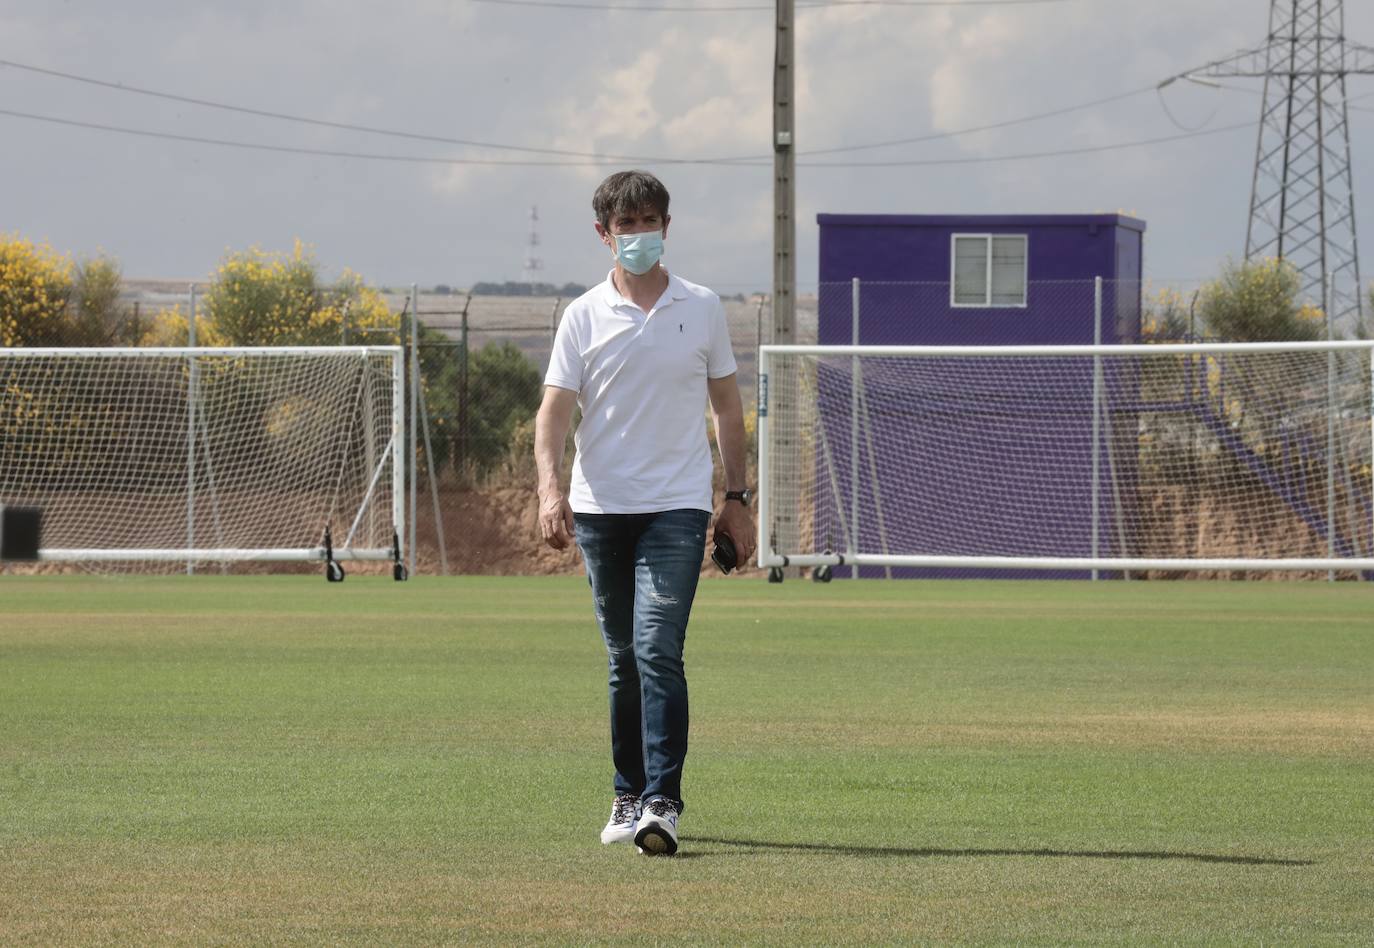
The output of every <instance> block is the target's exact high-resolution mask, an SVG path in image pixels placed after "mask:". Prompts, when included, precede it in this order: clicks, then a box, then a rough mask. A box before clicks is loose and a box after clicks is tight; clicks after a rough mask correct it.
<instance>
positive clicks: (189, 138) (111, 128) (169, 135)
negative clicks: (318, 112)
mask: <svg viewBox="0 0 1374 948" xmlns="http://www.w3.org/2000/svg"><path fill="white" fill-rule="evenodd" d="M0 115H8V116H11V117H13V118H22V119H31V120H33V121H35V122H49V123H52V124H55V125H69V126H72V127H75V128H85V129H92V130H94V131H100V132H118V133H120V134H122V135H138V136H140V137H143V138H161V139H166V140H169V141H178V142H190V143H193V144H198V145H220V146H222V147H225V148H246V149H252V150H256V151H275V152H286V153H288V154H293V155H318V156H321V157H325V158H360V159H365V160H368V161H399V162H409V163H412V164H438V165H516V166H522V167H526V166H528V167H556V168H557V167H567V168H577V167H599V166H601V165H604V164H607V163H608V162H609V161H612V160H614V159H611V158H609V157H606V158H605V159H604V160H599V161H557V160H553V159H550V160H547V161H540V160H536V159H518V158H517V159H510V160H497V159H494V158H432V157H426V156H423V155H381V154H372V153H368V152H354V151H335V150H332V149H327V148H296V147H292V146H290V145H266V144H261V143H257V142H240V141H233V140H231V139H225V138H205V137H202V136H199V135H179V134H176V133H174V132H153V131H148V130H146V129H139V128H127V127H124V126H121V125H102V124H100V123H97V122H81V121H77V120H76V119H64V118H57V117H55V116H52V115H35V114H33V113H31V112H15V111H12V110H10V109H0ZM739 167H747V166H746V165H739Z"/></svg>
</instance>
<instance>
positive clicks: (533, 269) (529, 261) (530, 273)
mask: <svg viewBox="0 0 1374 948" xmlns="http://www.w3.org/2000/svg"><path fill="white" fill-rule="evenodd" d="M543 270H544V260H543V258H541V257H540V256H539V208H538V207H537V206H535V207H531V208H530V238H529V242H528V244H527V246H526V250H525V266H524V269H523V270H522V271H521V279H522V280H523V281H524V282H526V283H534V282H535V281H536V280H538V279H539V274H540V273H541V272H543Z"/></svg>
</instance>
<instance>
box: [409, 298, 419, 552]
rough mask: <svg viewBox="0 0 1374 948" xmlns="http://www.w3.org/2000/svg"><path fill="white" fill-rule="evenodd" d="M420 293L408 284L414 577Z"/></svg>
mask: <svg viewBox="0 0 1374 948" xmlns="http://www.w3.org/2000/svg"><path fill="white" fill-rule="evenodd" d="M419 308H420V294H419V292H418V290H417V289H416V287H415V284H414V283H412V284H410V446H409V447H410V455H409V461H410V575H411V577H412V578H414V577H415V575H416V574H415V544H416V542H417V539H418V538H417V533H416V529H415V512H416V511H415V507H416V503H415V492H416V487H417V482H416V477H415V475H416V470H415V469H416V467H418V464H417V463H416V454H417V453H418V450H417V445H416V435H417V434H418V433H419V432H418V431H417V430H416V429H417V428H418V427H419V424H418V418H419V417H420V416H419V411H420V405H419V402H420V320H419V315H420V314H419V312H418V310H419Z"/></svg>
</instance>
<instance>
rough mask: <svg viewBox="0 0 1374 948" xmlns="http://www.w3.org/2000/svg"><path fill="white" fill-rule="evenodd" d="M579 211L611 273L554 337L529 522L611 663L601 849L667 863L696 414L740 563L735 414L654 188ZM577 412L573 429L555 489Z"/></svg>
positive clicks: (744, 535) (704, 478)
mask: <svg viewBox="0 0 1374 948" xmlns="http://www.w3.org/2000/svg"><path fill="white" fill-rule="evenodd" d="M592 208H593V210H594V211H595V212H596V223H595V227H596V233H597V235H598V236H599V237H600V238H601V242H602V243H603V244H605V245H606V246H607V248H609V250H610V252H611V254H612V255H613V257H614V259H615V267H614V269H613V270H611V272H610V274H609V275H608V276H607V277H606V280H605V282H604V283H601V284H600V285H598V286H596V287H593V288H592V289H591V290H589V291H588V292H587V293H585V294H583V295H582V296H580V297H579V298H578V299H577V300H575V301H573V302H572V303H571V304H569V305H568V308H567V310H566V311H565V312H564V314H563V321H562V323H561V324H560V325H559V327H558V332H557V335H556V337H555V339H554V346H553V355H552V356H551V357H550V359H549V370H548V374H547V375H546V376H545V379H544V384H545V389H544V400H543V403H542V404H541V405H540V407H539V415H538V417H537V419H536V422H535V458H536V461H537V462H538V468H539V527H540V531H541V533H542V534H543V537H544V541H545V542H546V543H547V544H548V545H549V546H551V547H553V548H554V549H558V550H561V549H565V548H567V546H568V545H569V544H570V543H572V542H574V540H575V542H576V543H577V545H578V547H579V548H580V549H581V551H582V557H583V559H584V560H585V562H586V567H587V579H588V581H589V582H590V584H591V587H592V598H593V603H594V606H595V611H596V618H597V622H598V623H599V624H600V626H601V635H602V638H603V639H604V640H605V643H606V653H607V655H608V656H609V665H610V704H611V759H612V761H613V763H614V765H615V779H614V782H613V784H612V787H613V791H614V794H615V799H614V801H613V803H612V805H611V818H610V821H609V822H608V823H607V824H606V827H605V829H603V830H602V831H601V841H602V842H603V843H613V842H628V841H629V840H631V839H633V840H634V842H635V845H636V846H637V847H638V848H639V851H640V852H643V853H650V854H662V855H672V854H673V853H675V852H676V851H677V847H678V837H677V823H678V817H679V815H680V814H681V813H682V809H683V802H682V766H683V761H684V760H685V758H686V756H687V679H686V675H685V673H684V671H683V663H682V653H683V645H684V642H685V640H686V635H687V620H688V616H689V615H690V613H691V610H692V600H693V597H694V596H695V595H696V588H697V577H698V575H699V572H700V569H701V562H702V557H703V555H704V552H705V545H706V528H707V525H708V524H709V522H710V519H711V512H712V504H711V500H712V498H711V472H712V467H711V465H712V461H711V451H710V445H709V442H708V441H707V438H706V417H705V415H706V406H707V403H708V401H709V403H710V408H711V415H712V421H713V423H714V425H715V431H716V441H717V443H718V444H719V445H720V454H721V461H722V463H723V465H724V467H725V481H726V488H727V493H726V501H725V504H724V506H723V507H722V509H721V511H720V513H719V515H718V516H717V518H716V527H715V533H716V536H717V537H719V536H721V535H726V536H728V537H729V538H730V539H731V540H732V541H733V543H734V546H735V548H736V550H737V552H738V555H739V560H740V562H744V561H745V560H747V559H748V558H749V557H750V556H751V555H752V554H753V551H754V522H753V514H752V512H751V511H750V510H749V509H748V508H749V501H750V498H751V492H750V491H749V490H748V489H747V488H746V485H745V480H744V478H745V470H744V456H745V450H744V413H743V409H742V407H741V404H740V395H739V386H738V384H737V382H736V379H735V358H734V354H733V352H732V351H731V349H730V334H729V330H728V327H727V325H726V321H725V310H724V308H723V307H722V306H721V303H720V299H719V298H718V297H717V296H716V294H714V293H712V292H711V291H710V290H708V289H706V288H705V287H701V286H697V285H696V284H693V283H689V282H687V281H686V280H683V279H682V278H681V277H679V276H677V275H676V274H675V273H669V272H668V270H667V269H666V268H664V266H663V265H662V264H661V263H660V262H659V258H660V256H661V255H662V253H663V241H664V238H665V237H666V236H667V234H668V224H669V221H670V218H669V216H668V191H667V189H666V188H664V187H663V184H662V183H661V182H660V181H659V180H658V179H657V178H655V177H654V176H653V175H651V174H648V173H647V172H643V171H622V172H618V173H616V174H613V175H611V176H610V177H609V178H607V179H606V180H605V181H603V182H602V183H601V186H600V187H598V188H597V190H596V193H595V195H594V196H593V197H592ZM574 406H580V407H581V409H582V421H581V423H580V424H579V425H578V428H577V433H576V436H575V444H576V447H577V451H576V455H575V459H574V461H573V470H572V486H571V488H570V490H569V492H568V495H567V496H564V494H563V490H562V487H561V471H560V468H561V466H562V458H563V451H564V447H565V444H566V441H567V435H568V428H569V426H570V424H571V421H572V413H573V407H574Z"/></svg>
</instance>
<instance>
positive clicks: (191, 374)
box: [186, 283, 198, 576]
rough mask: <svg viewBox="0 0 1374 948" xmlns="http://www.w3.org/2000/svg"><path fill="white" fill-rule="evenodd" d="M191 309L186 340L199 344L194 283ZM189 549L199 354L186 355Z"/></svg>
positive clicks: (189, 565) (191, 564)
mask: <svg viewBox="0 0 1374 948" xmlns="http://www.w3.org/2000/svg"><path fill="white" fill-rule="evenodd" d="M190 296H191V299H190V313H189V315H188V316H187V317H186V344H187V346H188V347H189V348H191V349H194V348H195V347H196V285H195V284H194V283H192V284H191V286H190ZM186 361H187V373H186V549H188V550H193V549H195V546H196V376H197V374H198V369H197V366H196V354H195V353H194V352H192V353H189V354H188V355H187V357H186ZM195 571H196V563H195V560H193V559H190V558H189V557H188V558H187V560H186V575H187V576H190V575H192V574H193V573H195Z"/></svg>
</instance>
